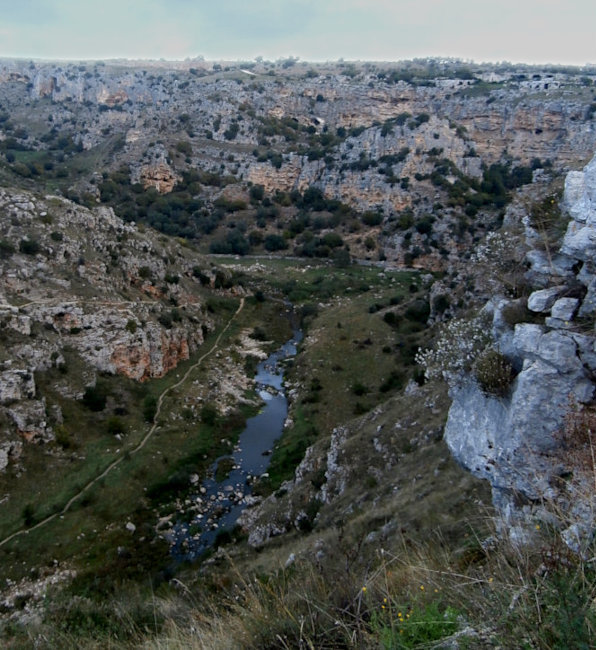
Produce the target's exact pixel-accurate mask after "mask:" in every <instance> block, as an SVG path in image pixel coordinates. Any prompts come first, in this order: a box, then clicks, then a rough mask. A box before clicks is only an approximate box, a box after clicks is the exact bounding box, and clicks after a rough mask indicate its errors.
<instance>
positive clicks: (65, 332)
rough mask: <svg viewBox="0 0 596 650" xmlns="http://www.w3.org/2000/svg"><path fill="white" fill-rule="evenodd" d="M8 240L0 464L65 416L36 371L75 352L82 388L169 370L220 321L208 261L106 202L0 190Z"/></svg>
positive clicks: (3, 259)
mask: <svg viewBox="0 0 596 650" xmlns="http://www.w3.org/2000/svg"><path fill="white" fill-rule="evenodd" d="M0 247H1V255H0V269H1V273H0V334H1V336H2V341H3V345H2V351H1V353H0V418H2V422H3V426H2V432H1V438H0V469H3V468H5V467H6V465H7V464H8V463H9V461H11V460H12V459H14V458H16V457H18V455H19V453H20V451H21V449H22V441H27V442H48V441H50V440H52V439H53V438H54V431H53V429H52V426H51V425H50V424H49V420H50V418H49V417H48V416H49V415H51V416H52V417H51V420H52V421H53V422H59V421H60V417H61V415H60V413H53V414H49V413H48V412H47V411H48V409H47V408H46V403H45V400H44V397H43V396H42V395H40V394H39V391H38V389H37V386H36V380H35V373H38V372H43V371H46V370H48V369H49V368H65V367H66V362H65V355H67V354H69V355H71V357H72V355H73V354H74V355H76V356H77V357H79V358H80V359H81V360H82V361H83V362H84V364H86V366H85V369H84V371H83V375H84V376H83V381H84V384H85V385H92V384H93V383H94V382H95V379H96V376H97V374H98V373H109V374H122V375H125V376H126V377H129V378H131V379H134V380H137V381H144V380H147V379H152V378H156V377H162V376H163V375H165V374H166V373H167V372H169V371H171V370H172V369H174V368H176V366H177V365H178V364H179V363H180V362H181V361H184V360H186V359H188V358H189V356H190V354H191V353H192V352H193V351H195V350H196V349H197V348H198V347H199V346H200V345H201V344H202V343H203V340H204V336H205V334H206V333H207V332H208V331H209V330H210V329H211V328H212V327H213V321H212V318H211V317H210V316H209V314H208V313H207V310H206V308H205V304H204V300H205V298H204V295H205V290H204V289H203V290H202V289H201V286H202V284H201V283H200V282H199V281H198V279H197V278H196V270H197V269H198V268H199V266H200V265H202V264H203V261H202V260H201V259H200V258H199V257H198V256H197V255H196V254H194V253H193V252H192V251H191V250H190V249H184V248H182V247H180V246H178V245H177V244H175V243H172V242H165V241H158V240H157V237H156V235H155V233H152V232H149V231H143V232H141V231H140V230H139V229H138V228H137V227H136V226H135V225H133V224H125V223H124V222H123V221H121V220H120V219H119V218H117V217H116V216H115V215H114V213H113V211H112V210H110V209H106V208H101V207H98V208H96V209H94V210H88V209H86V208H83V207H81V206H78V205H75V204H73V203H71V202H70V201H67V200H65V199H62V198H60V197H56V196H49V195H48V196H40V195H37V194H33V193H28V192H22V191H16V190H10V189H1V190H0ZM202 276H203V281H204V282H203V284H204V283H205V282H207V281H208V280H209V279H210V277H211V271H210V270H209V268H205V270H204V271H203V272H202ZM67 351H68V352H67ZM85 385H72V386H71V385H70V384H69V382H68V377H65V379H64V381H62V382H61V383H60V385H59V386H58V387H57V389H58V390H59V391H60V392H61V393H63V394H65V395H68V396H70V397H75V398H76V397H80V396H81V394H82V392H83V391H84V388H85Z"/></svg>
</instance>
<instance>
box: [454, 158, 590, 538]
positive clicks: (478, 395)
mask: <svg viewBox="0 0 596 650" xmlns="http://www.w3.org/2000/svg"><path fill="white" fill-rule="evenodd" d="M564 206H565V207H566V209H567V210H568V212H569V214H570V216H571V217H572V219H571V221H570V223H569V226H568V228H567V233H566V235H565V237H564V240H563V245H562V247H561V251H560V254H559V256H558V258H559V262H560V263H559V264H558V266H557V267H554V266H551V267H550V268H551V274H552V275H551V278H552V279H553V280H556V281H558V282H560V280H561V278H562V277H563V279H565V280H566V282H565V284H562V285H561V284H558V285H557V286H552V287H547V288H545V289H541V290H538V291H535V292H534V293H533V294H532V295H531V296H530V297H529V299H528V307H529V308H530V309H531V310H532V311H534V312H536V313H540V314H542V315H544V316H545V318H544V324H535V323H532V324H530V323H518V324H516V325H515V327H514V328H511V327H509V326H507V325H506V323H505V319H504V318H503V316H502V312H503V308H504V307H505V306H506V304H507V301H498V300H497V301H493V303H492V304H489V305H488V306H487V308H486V309H487V310H488V311H490V312H492V314H493V324H494V327H493V337H494V340H495V344H496V347H497V348H498V349H500V350H501V351H502V352H503V353H504V354H505V355H506V356H507V357H508V359H509V360H510V361H511V363H512V364H513V366H514V367H515V368H517V370H518V374H517V376H516V377H515V379H514V381H513V383H512V385H511V387H510V390H509V392H508V394H507V395H506V396H505V397H497V396H491V395H488V394H486V393H485V392H483V391H482V390H481V388H480V387H479V385H478V384H477V383H476V382H475V381H474V380H473V379H468V380H467V381H466V382H465V383H463V384H460V385H457V386H455V387H454V388H452V397H453V404H452V406H451V409H450V411H449V417H448V421H447V425H446V428H445V439H446V441H447V444H448V445H449V448H450V449H451V452H452V453H453V455H454V456H455V458H456V459H457V460H458V461H459V462H460V463H461V464H462V465H464V466H465V467H467V468H468V469H469V470H470V471H472V472H473V473H474V474H475V475H476V476H478V477H481V478H485V479H487V480H488V481H490V483H491V486H492V488H493V495H494V502H495V505H496V506H497V507H498V509H499V510H500V511H501V514H502V515H503V516H504V519H505V522H506V524H507V526H508V527H509V532H510V533H512V535H513V536H514V537H515V536H517V537H518V538H521V539H524V533H523V530H522V532H520V530H521V528H520V523H521V522H523V520H524V519H525V518H527V515H528V512H530V510H531V509H530V510H528V506H527V505H526V507H525V508H523V507H521V506H519V502H520V501H519V497H520V496H521V497H522V500H523V499H526V500H529V501H530V502H532V503H534V504H535V506H536V504H539V503H540V502H541V500H544V499H547V500H551V501H555V502H557V503H558V504H559V505H560V506H561V505H562V507H564V509H565V510H564V511H565V512H567V514H568V516H569V521H568V522H567V524H568V526H567V528H566V529H565V531H564V532H563V537H564V539H565V540H566V541H567V542H568V543H569V544H571V545H572V547H573V548H576V549H579V548H580V546H581V543H582V540H581V539H580V538H582V536H583V540H584V541H585V539H586V536H588V537H589V536H591V534H592V531H593V529H594V522H595V520H594V508H593V505H594V504H593V503H592V499H593V496H592V494H591V492H592V491H587V492H586V493H584V494H582V495H579V494H578V488H577V484H576V483H574V484H573V485H574V489H575V491H576V494H575V496H574V498H573V499H570V496H569V493H570V492H571V491H572V490H571V488H569V487H567V488H566V489H565V490H562V489H560V487H559V486H560V485H561V481H558V480H557V477H558V476H559V475H563V474H564V473H566V472H571V473H572V474H574V472H576V470H577V469H578V468H577V467H574V465H573V459H571V458H568V457H567V456H566V454H565V452H564V450H563V449H562V444H563V443H562V440H563V438H562V435H563V430H564V429H565V427H566V422H567V418H568V417H569V414H570V412H571V411H572V409H573V408H575V407H576V406H577V405H582V404H588V403H590V402H591V401H592V399H593V398H594V394H595V389H596V384H595V381H594V380H595V377H596V354H595V349H596V348H595V346H596V337H595V336H594V332H593V325H592V327H591V328H588V329H587V330H586V325H585V322H584V323H580V322H578V321H577V320H576V319H577V317H578V315H579V316H585V315H588V314H593V313H594V306H593V304H594V297H595V295H594V287H595V286H596V282H595V279H596V269H595V267H594V262H593V260H594V253H596V158H594V159H593V160H592V162H590V164H589V165H587V166H586V167H585V169H584V170H583V172H571V173H570V174H569V175H568V177H567V181H566V186H565V196H564ZM528 259H529V260H530V262H532V261H534V260H535V259H538V258H536V256H533V255H529V256H528ZM539 263H540V262H539ZM562 269H564V270H565V271H564V273H561V270H562ZM579 269H581V270H579ZM534 271H535V269H534ZM531 272H532V271H531ZM545 273H546V270H545V268H541V269H540V270H539V274H542V275H543V277H544V275H545ZM582 285H583V287H584V289H583V290H582V289H581V287H582ZM566 293H567V294H569V293H573V295H572V296H569V295H565V294H566ZM577 295H579V296H580V297H576V296H577ZM580 330H583V331H580ZM577 475H578V476H579V473H577ZM578 480H579V479H578ZM522 528H523V527H522Z"/></svg>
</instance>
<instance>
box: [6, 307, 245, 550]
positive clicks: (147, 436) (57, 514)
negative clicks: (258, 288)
mask: <svg viewBox="0 0 596 650" xmlns="http://www.w3.org/2000/svg"><path fill="white" fill-rule="evenodd" d="M243 308H244V298H241V299H240V305H239V307H238V309H237V310H236V311H235V312H234V314H233V315H232V317H231V318H230V320H229V321H228V322H227V323H226V326H225V327H224V328H223V329H222V330H221V332H220V333H219V334H218V336H217V338H216V339H215V341H214V343H213V345H212V346H211V347H210V348H209V350H207V352H205V353H204V354H202V355H201V356H200V357H199V358H198V359H197V361H196V362H195V363H193V365H192V366H191V367H190V368H189V369H188V370H187V371H186V372H185V373H184V375H183V376H182V377H181V379H179V380H178V381H177V382H176V383H175V384H172V385H171V386H169V387H168V388H166V389H165V390H164V391H163V392H162V393H161V395H160V396H159V398H158V400H157V409H156V411H155V415H154V416H153V424H152V425H151V428H150V429H149V431H148V432H147V433H146V434H145V436H144V437H143V438H142V440H141V441H140V442H139V443H138V444H137V446H136V447H135V448H134V449H131V450H127V451H128V453H129V454H130V455H131V456H132V455H133V454H136V453H137V452H138V451H140V450H141V449H143V447H144V446H145V445H146V444H147V441H148V440H149V439H150V438H151V436H152V435H153V434H154V433H155V430H156V429H157V422H158V419H159V415H160V413H161V407H162V405H163V401H164V399H165V398H166V397H167V395H168V393H170V392H171V391H173V390H175V389H176V388H178V387H179V386H180V385H181V384H183V383H184V382H185V381H186V380H187V379H188V377H189V375H190V373H191V372H193V371H194V370H195V369H196V368H197V367H198V366H199V365H201V363H203V361H204V360H205V359H206V358H207V357H209V356H210V355H211V354H213V352H215V350H217V348H218V347H219V342H220V341H221V338H222V336H223V335H224V334H225V333H226V332H227V331H228V329H229V328H230V325H231V324H232V322H233V321H234V319H235V318H236V317H237V316H238V314H239V313H240V312H241V311H242V309H243ZM125 458H126V452H124V453H123V454H122V455H121V456H120V457H119V458H117V459H116V460H114V461H113V462H112V463H110V464H109V465H108V466H107V467H106V469H104V471H103V472H102V473H101V474H99V475H98V476H96V477H95V478H94V479H91V480H90V481H89V482H88V483H87V484H86V485H84V486H83V487H82V488H81V489H80V490H79V491H78V492H77V493H76V494H75V495H74V496H73V497H71V498H70V499H69V500H68V501H67V503H66V505H65V506H64V507H63V508H62V510H59V511H58V512H55V513H54V514H52V515H49V516H47V517H46V518H45V519H42V520H41V521H39V522H38V523H36V524H35V525H34V526H30V527H28V528H20V529H19V530H17V531H15V532H14V533H12V534H11V535H9V536H8V537H5V538H4V539H2V540H0V546H4V544H7V543H8V542H10V541H11V540H13V539H15V538H16V537H19V536H20V535H27V534H29V533H30V532H31V531H33V530H37V529H38V528H41V527H42V526H45V525H46V524H47V523H49V522H50V521H52V520H54V519H56V518H58V517H61V516H62V515H64V514H65V513H66V512H67V511H68V510H69V509H70V507H71V506H72V504H73V503H74V502H75V501H77V500H78V499H79V498H80V497H81V496H82V495H83V494H85V492H87V490H89V489H90V488H92V487H93V486H94V485H95V484H96V483H97V482H98V481H100V480H101V479H103V478H104V477H106V476H107V475H108V474H109V473H110V472H111V471H112V470H113V469H114V468H115V467H118V465H120V463H122V461H124V459H125Z"/></svg>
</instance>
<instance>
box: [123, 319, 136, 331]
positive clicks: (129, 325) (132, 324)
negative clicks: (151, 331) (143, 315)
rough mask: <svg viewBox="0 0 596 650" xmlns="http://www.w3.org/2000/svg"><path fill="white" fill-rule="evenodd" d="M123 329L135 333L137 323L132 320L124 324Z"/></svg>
mask: <svg viewBox="0 0 596 650" xmlns="http://www.w3.org/2000/svg"><path fill="white" fill-rule="evenodd" d="M125 329H126V331H127V332H130V333H131V334H134V333H135V332H136V331H137V321H136V320H133V319H132V318H131V319H130V320H129V321H128V322H127V323H126V326H125Z"/></svg>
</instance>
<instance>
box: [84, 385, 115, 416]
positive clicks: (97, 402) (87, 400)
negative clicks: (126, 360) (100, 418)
mask: <svg viewBox="0 0 596 650" xmlns="http://www.w3.org/2000/svg"><path fill="white" fill-rule="evenodd" d="M108 392H109V391H108V386H107V384H106V383H105V382H103V381H99V380H98V381H97V383H96V384H95V386H87V388H86V389H85V392H84V393H83V399H82V402H83V404H84V405H85V406H86V407H87V408H88V409H89V410H90V411H94V412H99V411H103V410H104V409H105V407H106V402H107V399H108Z"/></svg>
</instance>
